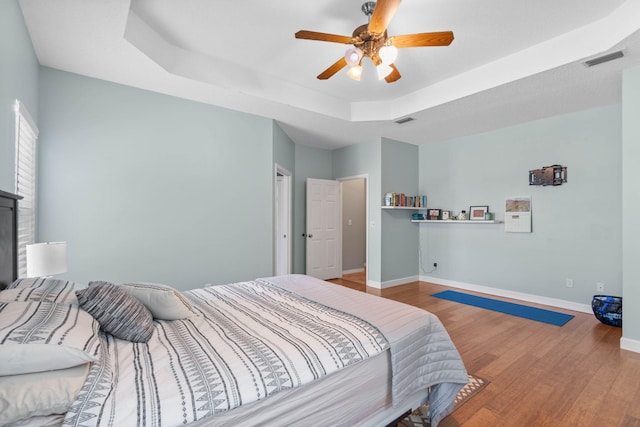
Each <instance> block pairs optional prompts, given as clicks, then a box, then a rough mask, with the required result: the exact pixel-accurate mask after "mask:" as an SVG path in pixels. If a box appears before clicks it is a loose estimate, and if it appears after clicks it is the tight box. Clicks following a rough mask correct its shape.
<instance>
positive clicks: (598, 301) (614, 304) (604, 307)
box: [591, 295, 622, 327]
mask: <svg viewBox="0 0 640 427" xmlns="http://www.w3.org/2000/svg"><path fill="white" fill-rule="evenodd" d="M591 308H592V309H593V314H595V316H596V318H597V319H598V320H599V321H601V322H602V323H604V324H605V325H611V326H618V327H622V297H614V296H610V295H594V296H593V300H592V301H591Z"/></svg>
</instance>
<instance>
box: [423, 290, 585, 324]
mask: <svg viewBox="0 0 640 427" xmlns="http://www.w3.org/2000/svg"><path fill="white" fill-rule="evenodd" d="M431 296H433V297H436V298H441V299H446V300H448V301H455V302H459V303H462V304H467V305H472V306H474V307H480V308H485V309H487V310H493V311H499V312H500V313H506V314H510V315H512V316H518V317H524V318H525V319H531V320H536V321H538V322H544V323H549V324H551V325H556V326H562V325H564V324H565V323H567V322H568V321H569V320H571V319H573V316H572V315H571V314H564V313H558V312H557V311H551V310H544V309H542V308H536V307H529V306H527V305H522V304H514V303H512V302H506V301H499V300H495V299H491V298H484V297H479V296H477V295H470V294H464V293H462V292H456V291H443V292H438V293H437V294H432V295H431Z"/></svg>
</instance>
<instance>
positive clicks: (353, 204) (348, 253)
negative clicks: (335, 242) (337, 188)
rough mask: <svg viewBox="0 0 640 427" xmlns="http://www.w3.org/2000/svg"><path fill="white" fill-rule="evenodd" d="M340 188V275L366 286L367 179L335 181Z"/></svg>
mask: <svg viewBox="0 0 640 427" xmlns="http://www.w3.org/2000/svg"><path fill="white" fill-rule="evenodd" d="M338 181H340V183H341V186H342V191H341V193H342V200H341V204H342V274H343V275H350V276H353V277H358V278H359V280H358V281H363V282H364V284H366V282H367V277H368V275H367V261H368V245H367V239H368V227H367V224H368V223H369V222H368V206H369V202H368V194H369V192H368V180H367V176H366V175H358V176H352V177H346V178H340V179H338Z"/></svg>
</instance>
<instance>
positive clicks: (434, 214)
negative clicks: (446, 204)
mask: <svg viewBox="0 0 640 427" xmlns="http://www.w3.org/2000/svg"><path fill="white" fill-rule="evenodd" d="M441 212H442V210H441V209H429V214H428V216H427V219H430V220H432V221H435V220H439V219H440V214H441Z"/></svg>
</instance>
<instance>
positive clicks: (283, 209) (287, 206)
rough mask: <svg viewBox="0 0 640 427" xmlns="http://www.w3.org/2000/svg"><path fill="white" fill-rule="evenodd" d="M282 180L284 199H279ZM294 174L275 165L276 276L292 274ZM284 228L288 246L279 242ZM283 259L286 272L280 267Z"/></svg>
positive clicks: (274, 249) (274, 260) (274, 225)
mask: <svg viewBox="0 0 640 427" xmlns="http://www.w3.org/2000/svg"><path fill="white" fill-rule="evenodd" d="M279 177H281V178H282V190H283V193H284V194H283V196H284V197H278V194H277V191H278V189H277V187H278V185H279V184H278V178H279ZM291 181H292V174H291V172H289V171H288V170H287V169H286V168H284V167H283V166H282V165H280V164H278V163H274V174H273V186H274V187H273V211H274V214H273V254H274V256H273V272H274V274H275V275H279V274H291V266H292V265H293V262H292V254H293V249H292V243H293V239H292V237H293V234H292V232H293V226H292V223H293V215H292V208H293V203H292V198H293V194H292V191H291V190H292V183H291ZM283 222H284V223H285V226H284V227H280V226H278V224H280V225H281V224H282V223H283ZM281 228H284V232H285V236H286V237H285V239H286V244H285V245H280V244H279V242H278V239H279V236H278V231H279V230H280V229H281ZM282 257H284V258H285V260H284V261H285V262H286V267H285V268H284V271H281V269H280V266H281V264H282V261H283V260H282Z"/></svg>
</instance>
